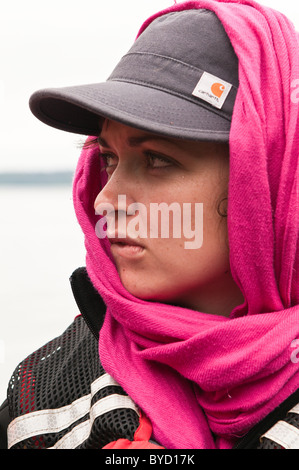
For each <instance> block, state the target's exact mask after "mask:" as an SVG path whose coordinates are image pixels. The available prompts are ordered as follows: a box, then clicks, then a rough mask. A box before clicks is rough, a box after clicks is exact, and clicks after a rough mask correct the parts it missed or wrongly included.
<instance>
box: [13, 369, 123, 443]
mask: <svg viewBox="0 0 299 470" xmlns="http://www.w3.org/2000/svg"><path fill="white" fill-rule="evenodd" d="M108 385H118V383H117V382H115V380H114V379H113V378H112V377H111V376H110V375H109V374H104V375H102V376H101V377H99V378H98V379H96V380H95V381H94V382H93V383H92V384H91V393H90V394H88V395H86V396H84V397H81V398H79V399H78V400H76V401H74V402H73V403H71V404H70V405H67V406H63V407H61V408H57V409H48V410H40V411H34V412H32V413H28V414H25V415H22V416H19V417H18V418H16V419H14V420H13V421H12V422H11V423H10V424H9V426H8V448H9V449H10V448H11V447H13V446H14V445H15V444H16V443H17V442H21V441H23V440H24V439H28V438H30V437H33V436H38V435H40V434H45V433H47V434H50V433H57V432H59V431H61V430H63V429H65V428H67V427H68V426H70V425H71V424H73V423H75V422H76V421H77V420H78V419H80V418H82V417H83V416H85V415H86V414H87V413H89V411H90V405H91V400H92V397H93V396H94V395H95V394H96V393H97V392H98V391H99V390H101V389H103V388H105V387H107V386H108Z"/></svg>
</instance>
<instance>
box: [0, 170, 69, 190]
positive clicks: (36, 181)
mask: <svg viewBox="0 0 299 470" xmlns="http://www.w3.org/2000/svg"><path fill="white" fill-rule="evenodd" d="M73 177H74V172H73V171H71V170H50V171H46V170H37V171H5V172H4V171H0V186H8V185H9V186H10V185H69V184H71V183H72V181H73Z"/></svg>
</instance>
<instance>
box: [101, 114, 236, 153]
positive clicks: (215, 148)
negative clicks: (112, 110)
mask: <svg viewBox="0 0 299 470" xmlns="http://www.w3.org/2000/svg"><path fill="white" fill-rule="evenodd" d="M116 141H119V142H121V143H125V144H126V145H128V146H130V147H137V146H140V145H142V144H146V143H149V144H150V143H157V144H163V146H164V147H167V148H169V149H170V150H172V149H176V150H182V151H185V152H190V153H193V152H194V151H200V153H202V152H204V153H216V154H218V153H219V152H221V153H224V154H225V155H226V156H228V154H229V145H228V144H226V143H219V142H204V141H196V140H192V141H191V140H185V139H179V138H173V137H167V136H163V135H159V134H154V133H152V132H148V131H144V130H141V129H137V128H134V127H130V126H127V125H126V124H122V123H120V122H117V121H112V120H110V119H105V120H104V122H103V124H102V129H101V132H100V135H99V143H100V145H102V146H103V147H109V146H112V145H113V144H115V143H116Z"/></svg>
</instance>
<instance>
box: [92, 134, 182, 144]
mask: <svg viewBox="0 0 299 470" xmlns="http://www.w3.org/2000/svg"><path fill="white" fill-rule="evenodd" d="M152 140H156V141H157V140H158V141H162V142H167V143H169V144H171V145H177V143H176V142H174V141H173V140H172V139H168V138H167V137H163V136H159V135H144V136H139V137H129V139H128V140H127V143H128V145H129V146H130V147H138V145H141V144H144V143H145V142H150V141H152ZM98 142H99V144H100V145H101V146H102V147H110V145H109V144H108V142H107V141H106V140H105V139H104V138H103V137H101V136H99V137H98Z"/></svg>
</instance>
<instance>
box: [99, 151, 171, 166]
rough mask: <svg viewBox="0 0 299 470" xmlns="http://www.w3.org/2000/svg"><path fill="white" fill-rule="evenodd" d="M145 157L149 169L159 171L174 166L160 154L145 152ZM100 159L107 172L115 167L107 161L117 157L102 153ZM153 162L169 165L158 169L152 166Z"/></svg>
mask: <svg viewBox="0 0 299 470" xmlns="http://www.w3.org/2000/svg"><path fill="white" fill-rule="evenodd" d="M144 155H145V156H146V157H147V159H148V162H147V166H148V168H152V169H155V168H159V169H162V168H167V167H169V166H172V165H173V162H172V161H171V160H170V159H169V158H167V157H163V156H162V155H158V154H155V153H154V152H148V151H147V152H144ZM100 157H101V160H102V162H103V168H102V170H106V169H107V168H109V167H113V166H115V165H108V163H107V160H108V159H109V158H114V157H115V156H114V155H113V154H111V153H109V152H103V153H100ZM151 160H155V161H160V162H163V163H167V165H164V166H158V167H154V166H152V165H151V164H150V161H151Z"/></svg>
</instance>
